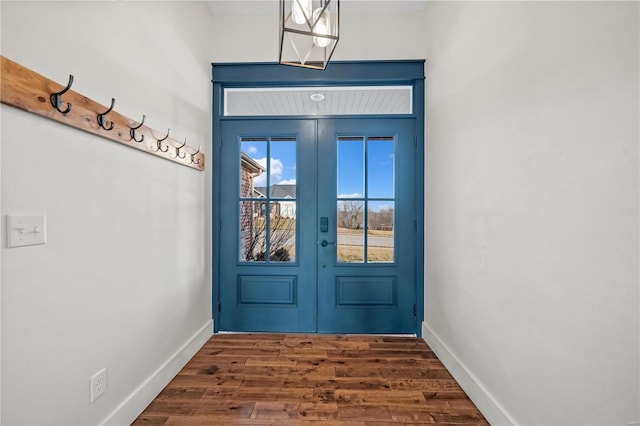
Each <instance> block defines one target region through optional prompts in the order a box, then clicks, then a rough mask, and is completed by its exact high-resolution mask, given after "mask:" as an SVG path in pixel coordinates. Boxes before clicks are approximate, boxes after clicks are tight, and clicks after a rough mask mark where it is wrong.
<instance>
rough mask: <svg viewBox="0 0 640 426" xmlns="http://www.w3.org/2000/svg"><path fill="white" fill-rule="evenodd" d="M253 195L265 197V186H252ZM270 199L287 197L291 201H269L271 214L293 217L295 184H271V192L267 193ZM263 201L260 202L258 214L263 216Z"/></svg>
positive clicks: (294, 212) (294, 211) (294, 214)
mask: <svg viewBox="0 0 640 426" xmlns="http://www.w3.org/2000/svg"><path fill="white" fill-rule="evenodd" d="M254 190H255V195H254V196H255V197H259V198H267V188H266V187H264V186H257V187H255V188H254ZM269 198H270V199H274V198H275V199H287V200H292V201H283V200H280V201H271V215H272V216H277V217H285V218H291V219H293V218H295V217H296V202H295V198H296V185H292V184H285V185H279V184H275V185H271V193H270V194H269ZM265 209H266V207H265V203H261V206H260V213H259V214H260V216H261V217H264V216H265Z"/></svg>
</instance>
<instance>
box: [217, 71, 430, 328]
mask: <svg viewBox="0 0 640 426" xmlns="http://www.w3.org/2000/svg"><path fill="white" fill-rule="evenodd" d="M212 83H213V141H212V145H213V149H212V162H211V164H212V170H213V172H212V175H213V185H212V188H213V198H212V199H213V209H212V214H213V218H212V219H213V222H212V223H213V226H212V234H213V235H212V237H213V247H214V249H213V259H212V271H213V283H212V286H213V291H212V297H213V300H212V302H213V305H212V306H213V318H214V331H215V332H218V331H219V324H220V322H219V319H220V317H219V312H220V310H221V308H222V309H224V308H223V307H221V303H220V288H219V282H220V269H221V268H220V266H221V264H220V262H221V257H220V251H221V247H223V242H222V241H221V232H220V231H221V223H222V221H221V219H222V218H221V208H220V205H219V204H220V203H219V200H221V196H222V183H223V176H222V174H221V173H222V172H221V170H222V167H221V165H222V161H223V159H222V158H221V155H220V154H221V148H222V126H223V124H222V123H223V122H224V121H238V120H249V119H251V120H260V119H268V120H274V119H281V120H287V119H304V118H305V117H304V116H296V117H280V116H279V117H225V116H224V89H225V88H241V87H252V88H256V87H286V86H297V87H299V86H306V87H311V86H340V85H349V86H356V85H362V86H368V85H371V86H374V85H411V86H412V87H413V113H412V114H409V115H404V116H394V117H398V118H413V119H415V128H414V132H415V137H416V140H415V145H416V148H415V157H416V158H415V175H416V181H415V201H416V203H415V204H416V205H415V213H416V214H415V217H416V218H417V219H416V228H415V231H416V240H417V244H416V259H417V262H416V266H415V280H416V285H415V291H416V295H415V296H416V297H415V300H416V301H417V304H416V307H415V313H416V315H415V332H416V334H417V335H420V333H421V324H422V321H423V318H424V304H423V301H424V283H423V279H424V278H423V277H424V262H423V261H422V259H424V249H423V247H424V244H423V241H424V144H423V141H424V60H404V61H344V62H339V61H338V62H332V63H331V64H330V65H329V67H328V68H327V69H326V70H325V71H317V70H309V69H303V68H297V67H287V66H282V65H279V64H276V63H214V64H212ZM306 118H313V119H323V118H330V117H322V116H308V117H306ZM345 118H349V117H345V116H341V119H345ZM352 118H354V119H355V118H363V116H354V117H352ZM227 178H228V177H227Z"/></svg>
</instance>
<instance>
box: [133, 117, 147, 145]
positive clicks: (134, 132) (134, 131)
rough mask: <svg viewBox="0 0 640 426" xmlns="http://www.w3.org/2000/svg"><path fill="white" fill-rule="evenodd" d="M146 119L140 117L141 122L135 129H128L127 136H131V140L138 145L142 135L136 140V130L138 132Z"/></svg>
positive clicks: (142, 138)
mask: <svg viewBox="0 0 640 426" xmlns="http://www.w3.org/2000/svg"><path fill="white" fill-rule="evenodd" d="M145 118H147V117H146V115H142V121H141V122H140V124H138V126H137V127H129V134H130V135H131V139H133V140H134V141H136V142H138V143H140V142H142V141H143V140H144V135H140V139H136V130H138V129H139V128H140V127H142V125H143V124H144V119H145Z"/></svg>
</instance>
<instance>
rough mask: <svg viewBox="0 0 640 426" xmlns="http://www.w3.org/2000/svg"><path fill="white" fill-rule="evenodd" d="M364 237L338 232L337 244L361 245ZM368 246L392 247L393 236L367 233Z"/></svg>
mask: <svg viewBox="0 0 640 426" xmlns="http://www.w3.org/2000/svg"><path fill="white" fill-rule="evenodd" d="M363 240H364V237H363V236H362V235H353V234H338V244H341V245H345V246H362V244H363ZM369 246H370V247H393V237H382V236H379V235H369Z"/></svg>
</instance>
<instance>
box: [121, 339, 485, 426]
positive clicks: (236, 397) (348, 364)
mask: <svg viewBox="0 0 640 426" xmlns="http://www.w3.org/2000/svg"><path fill="white" fill-rule="evenodd" d="M434 423H437V424H464V425H470V424H473V425H488V423H487V421H486V420H485V418H484V417H483V416H482V414H481V413H480V412H479V411H478V409H477V408H476V407H475V405H474V404H473V403H472V402H471V401H470V400H469V398H468V397H467V395H466V394H465V393H464V391H463V390H462V389H461V388H460V386H459V385H458V383H456V381H455V380H454V379H453V377H451V375H450V374H449V372H448V371H447V370H446V369H445V367H444V366H443V365H442V363H441V362H440V361H439V360H438V359H437V358H436V356H435V354H434V353H433V352H432V351H431V349H430V348H429V346H427V344H426V343H425V342H424V340H422V339H419V338H412V337H392V336H360V335H346V336H343V335H337V336H336V335H331V336H329V335H299V334H286V335H285V334H217V335H214V336H213V337H211V339H210V340H209V341H208V342H207V343H206V344H205V346H204V347H203V348H202V349H201V350H200V351H199V352H198V353H197V354H196V355H195V356H194V357H193V359H192V360H191V361H189V363H188V364H187V365H186V366H185V367H184V368H183V369H182V371H181V372H180V373H179V374H178V375H177V376H176V377H175V379H174V380H173V381H171V383H169V385H167V387H166V388H165V389H164V390H163V391H162V392H161V393H160V395H158V397H157V398H156V399H155V400H154V401H153V402H152V403H151V404H150V405H149V407H147V409H146V410H145V411H144V412H143V413H142V414H141V415H140V416H139V417H138V419H137V420H136V421H135V422H134V423H133V424H134V425H135V426H141V425H166V426H169V425H194V426H196V425H197V426H205V425H227V424H242V425H289V424H291V425H388V424H434Z"/></svg>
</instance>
